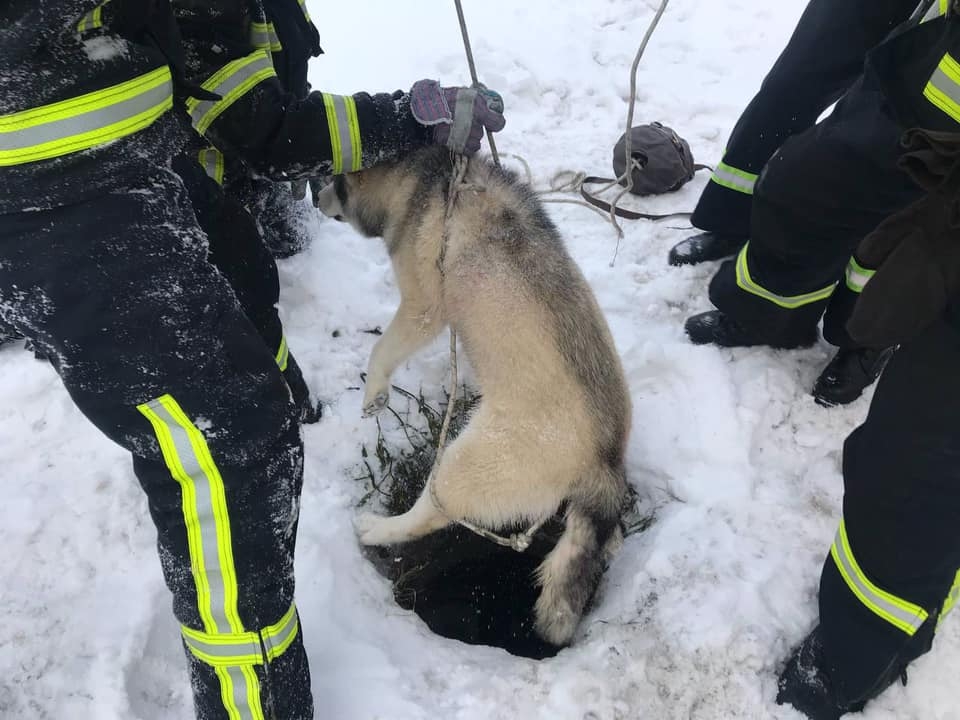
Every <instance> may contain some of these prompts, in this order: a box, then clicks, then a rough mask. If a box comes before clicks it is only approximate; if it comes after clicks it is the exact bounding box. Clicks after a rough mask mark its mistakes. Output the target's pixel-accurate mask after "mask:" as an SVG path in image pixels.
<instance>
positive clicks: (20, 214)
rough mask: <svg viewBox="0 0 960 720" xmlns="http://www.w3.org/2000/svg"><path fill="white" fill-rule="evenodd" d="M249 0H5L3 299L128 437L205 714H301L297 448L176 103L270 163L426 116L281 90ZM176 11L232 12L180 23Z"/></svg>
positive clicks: (378, 144) (273, 366)
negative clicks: (196, 27) (201, 208)
mask: <svg viewBox="0 0 960 720" xmlns="http://www.w3.org/2000/svg"><path fill="white" fill-rule="evenodd" d="M257 11H258V6H257V5H256V4H253V3H251V4H249V5H248V3H246V2H239V1H237V2H227V1H226V0H223V1H222V2H217V1H216V0H210V1H209V2H192V3H190V4H189V7H188V8H187V9H186V10H185V11H184V12H183V13H182V14H178V16H177V18H176V19H175V18H174V16H173V14H172V12H171V9H170V5H169V2H168V0H109V1H108V2H104V3H103V4H99V5H98V4H97V3H96V0H6V2H4V3H2V4H0V186H2V187H3V188H4V189H5V190H4V192H3V193H0V315H2V317H3V320H4V322H5V323H7V324H8V325H10V326H12V327H13V328H14V329H15V330H16V331H18V332H19V333H22V334H23V335H25V336H26V337H27V338H28V339H30V340H31V341H32V342H33V343H34V344H35V345H36V346H37V347H38V348H39V349H40V350H42V351H43V352H44V353H45V354H46V355H47V357H48V358H49V359H50V361H51V363H52V364H53V365H54V367H55V368H56V370H57V372H58V373H59V375H60V377H61V379H62V381H63V383H64V386H65V387H66V389H67V391H68V392H69V393H70V395H71V398H72V399H73V400H74V402H75V403H76V405H77V406H78V407H79V408H80V410H81V411H82V412H83V413H84V414H85V415H86V416H87V417H88V418H89V419H90V420H91V422H93V423H94V424H95V425H96V426H97V427H98V428H99V429H100V430H101V431H102V432H104V433H105V434H106V435H107V436H108V437H110V438H111V439H112V440H114V441H115V442H117V443H118V444H120V445H121V446H123V447H124V448H126V449H127V450H128V451H130V452H131V454H132V455H133V459H134V469H135V472H136V475H137V477H138V479H139V481H140V483H141V485H142V487H143V489H144V490H145V492H146V494H147V497H148V502H149V508H150V513H151V516H152V518H153V520H154V523H155V525H156V528H157V539H158V546H159V553H160V559H161V565H162V568H163V572H164V576H165V579H166V582H167V585H168V587H169V588H170V590H171V592H172V595H173V610H174V614H175V615H176V617H177V619H178V621H179V622H180V624H181V633H182V639H183V643H184V646H185V649H186V651H187V657H188V662H189V668H190V674H191V685H192V688H193V692H194V701H195V706H196V711H197V716H198V717H199V718H201V720H237V719H239V718H242V719H244V720H247V719H250V720H260V719H264V718H269V719H270V720H307V719H308V718H312V717H313V703H312V699H311V694H310V681H309V671H308V668H307V659H306V654H305V651H304V648H303V642H302V633H301V630H300V621H299V616H298V614H297V609H296V606H295V604H294V576H293V551H294V541H295V538H296V529H297V518H298V503H299V495H300V488H301V483H302V472H303V468H302V465H303V450H302V445H301V438H300V430H299V423H298V418H297V413H296V408H295V407H294V404H293V403H292V401H291V396H290V391H289V389H288V386H287V384H286V382H285V381H284V377H283V375H282V373H281V370H280V365H282V362H283V355H282V354H279V353H276V352H274V351H273V350H272V349H270V348H268V347H267V344H266V343H265V342H264V337H262V336H261V332H258V328H257V326H256V325H255V323H254V322H252V321H251V317H250V316H248V314H247V312H250V313H251V315H254V316H255V314H256V313H255V308H256V307H257V306H259V304H258V303H248V302H247V300H245V299H244V297H243V293H242V290H241V291H240V292H239V293H238V292H237V290H236V289H235V288H233V287H231V285H230V283H229V282H228V280H227V278H226V277H225V275H224V273H223V272H221V271H220V270H219V269H218V268H217V267H215V266H214V265H213V264H212V263H211V262H210V261H209V259H208V253H209V252H210V245H209V240H208V238H207V236H206V235H205V234H204V233H203V232H202V230H201V228H200V226H199V225H198V223H197V216H196V212H195V210H194V208H193V206H192V204H191V203H190V199H189V197H188V195H187V193H186V191H185V189H184V185H183V182H182V180H181V179H180V177H179V176H178V175H177V174H176V173H175V172H174V171H173V170H172V169H171V167H170V166H171V163H172V160H173V158H174V157H176V156H177V155H179V154H180V153H181V152H182V151H183V150H184V149H185V146H186V145H187V144H188V143H189V142H190V131H189V129H188V128H189V125H191V124H192V127H193V129H194V130H195V131H196V132H198V133H200V134H201V135H204V136H205V137H206V139H207V141H208V142H209V143H210V144H212V145H213V146H215V147H217V148H220V149H222V150H223V151H225V152H228V153H232V154H234V155H236V156H238V157H242V158H243V159H244V161H245V162H247V163H248V164H250V166H251V167H252V168H254V170H255V171H256V172H258V173H260V174H263V175H265V176H267V177H271V178H274V179H277V180H287V179H292V178H293V179H295V178H299V177H308V176H312V175H320V174H334V173H339V172H344V171H351V170H357V169H360V168H361V167H365V166H368V165H370V164H373V163H374V162H379V161H385V160H390V159H393V158H395V157H398V156H399V155H400V154H401V153H403V152H405V151H408V150H410V149H412V148H415V147H418V146H420V145H423V144H426V143H427V142H430V141H432V139H433V138H434V137H435V136H434V134H433V132H432V129H430V128H427V127H424V126H422V125H420V124H419V123H417V122H416V120H415V119H414V118H413V115H412V113H411V111H410V103H409V97H408V96H407V95H405V94H403V93H397V94H394V95H388V94H382V95H368V94H366V93H359V94H357V95H352V96H342V95H331V94H324V93H311V94H309V95H308V96H307V97H306V98H304V99H300V100H298V99H297V98H296V97H294V96H292V95H289V94H288V93H286V92H285V91H284V89H283V87H282V86H281V85H280V83H279V81H278V80H277V72H276V70H275V68H274V66H273V62H272V59H271V57H270V55H269V53H267V52H266V51H265V50H262V49H254V50H251V48H250V42H249V40H250V26H251V24H252V23H253V22H256V21H258V19H259V18H258V16H257ZM178 21H180V22H183V23H184V25H183V27H184V28H186V27H187V25H186V24H187V23H189V22H191V21H196V22H198V23H204V22H207V23H210V24H211V26H215V27H217V28H223V29H224V30H223V33H222V37H219V38H218V41H217V42H216V43H215V44H211V43H209V42H207V43H206V44H203V43H200V42H194V43H192V44H191V43H189V42H184V43H181V41H180V37H179V35H180V26H179V22H178ZM188 35H189V33H188V32H184V39H185V40H186V38H187V36H188ZM37 77H42V78H44V81H43V82H35V81H33V80H25V78H26V79H29V78H37ZM201 85H202V87H200V86H201ZM175 105H177V106H178V110H177V111H175V112H171V110H172V109H173V108H174V106H175ZM180 106H182V108H181V107H180ZM238 287H239V288H242V287H244V285H243V284H242V283H240V284H239V285H238Z"/></svg>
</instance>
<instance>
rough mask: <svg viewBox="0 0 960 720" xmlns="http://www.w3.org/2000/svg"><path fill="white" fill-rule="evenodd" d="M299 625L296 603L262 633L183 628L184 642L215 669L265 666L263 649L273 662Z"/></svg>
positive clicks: (268, 659) (291, 638)
mask: <svg viewBox="0 0 960 720" xmlns="http://www.w3.org/2000/svg"><path fill="white" fill-rule="evenodd" d="M299 629H300V622H299V620H298V617H297V608H296V605H295V604H291V605H290V609H289V610H287V612H286V613H284V615H283V617H282V618H280V620H279V621H277V622H276V623H274V624H273V625H269V626H267V627H265V628H263V629H262V630H261V631H260V632H259V633H256V632H244V633H227V634H224V633H217V634H211V633H203V632H200V631H198V630H193V629H191V628H188V627H181V628H180V631H181V634H182V635H183V640H184V642H185V643H186V644H187V647H188V648H189V649H190V651H191V652H192V653H193V654H194V655H195V656H196V657H197V658H198V659H200V660H202V661H203V662H205V663H207V664H208V665H212V666H215V667H220V666H223V667H226V666H229V665H260V664H262V663H263V648H261V646H260V639H261V638H262V639H263V645H264V647H265V648H266V651H267V661H270V660H273V659H275V658H277V657H279V656H280V655H282V654H283V652H284V651H285V650H286V649H287V648H288V647H289V646H290V643H292V642H293V640H294V638H295V637H296V635H297V632H298V631H299Z"/></svg>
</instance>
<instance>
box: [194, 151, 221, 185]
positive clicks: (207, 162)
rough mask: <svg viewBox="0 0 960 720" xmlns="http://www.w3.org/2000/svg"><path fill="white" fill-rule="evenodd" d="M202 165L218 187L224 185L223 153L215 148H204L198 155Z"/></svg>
mask: <svg viewBox="0 0 960 720" xmlns="http://www.w3.org/2000/svg"><path fill="white" fill-rule="evenodd" d="M198 160H199V161H200V165H201V166H202V167H203V169H204V171H205V172H206V173H207V176H208V177H210V178H211V179H212V180H213V181H214V182H216V183H217V185H223V153H222V152H220V151H219V150H217V149H216V148H215V147H208V148H204V149H203V150H201V151H200V153H199V155H198Z"/></svg>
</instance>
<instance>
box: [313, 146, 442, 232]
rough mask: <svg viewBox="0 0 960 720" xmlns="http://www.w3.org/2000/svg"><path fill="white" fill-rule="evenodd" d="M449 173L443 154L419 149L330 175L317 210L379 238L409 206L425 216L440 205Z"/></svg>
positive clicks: (438, 148) (437, 148)
mask: <svg viewBox="0 0 960 720" xmlns="http://www.w3.org/2000/svg"><path fill="white" fill-rule="evenodd" d="M450 174H451V159H450V153H449V151H447V149H446V148H444V147H442V146H430V147H425V148H421V149H419V150H416V151H414V152H412V153H409V154H406V155H404V156H403V157H402V158H400V159H398V160H394V161H391V162H383V163H379V164H377V165H374V166H373V167H371V168H367V169H366V170H361V171H360V172H354V173H347V174H346V175H336V176H334V179H333V182H332V183H330V184H329V185H327V186H326V187H325V188H323V190H321V191H320V192H319V193H318V194H317V207H319V208H320V211H321V212H322V213H323V214H324V215H326V216H327V217H332V218H335V219H337V220H342V221H345V222H348V223H350V224H351V225H352V226H353V227H354V228H355V229H356V230H357V231H358V232H360V233H361V234H363V235H366V236H368V237H383V235H384V231H385V230H387V229H388V227H391V226H394V225H395V224H396V223H399V222H401V221H402V219H403V218H404V217H405V216H406V215H407V214H408V212H409V209H410V207H411V206H415V207H417V208H419V209H420V211H421V212H425V211H426V210H427V208H428V206H430V204H431V203H432V202H433V201H435V200H439V201H440V202H443V198H444V194H445V191H446V187H447V185H448V184H449V181H450ZM388 242H389V241H388Z"/></svg>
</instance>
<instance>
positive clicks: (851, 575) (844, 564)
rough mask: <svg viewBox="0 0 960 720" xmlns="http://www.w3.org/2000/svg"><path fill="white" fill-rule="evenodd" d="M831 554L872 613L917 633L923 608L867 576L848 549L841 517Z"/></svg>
mask: <svg viewBox="0 0 960 720" xmlns="http://www.w3.org/2000/svg"><path fill="white" fill-rule="evenodd" d="M830 556H831V557H832V558H833V561H834V563H835V564H836V566H837V569H838V570H839V571H840V574H841V575H842V576H843V579H844V580H845V581H846V583H847V587H849V588H850V590H851V592H853V594H854V595H856V596H857V598H858V599H859V600H860V602H862V603H863V604H864V605H865V606H866V607H867V609H869V610H870V611H871V612H873V613H874V614H875V615H877V616H879V617H881V618H883V619H884V620H886V621H887V622H889V623H890V624H891V625H893V626H894V627H896V628H898V629H900V630H902V631H903V632H905V633H906V634H907V635H913V634H914V633H916V632H917V630H919V629H920V626H921V625H923V623H924V622H926V620H927V617H928V615H927V612H926V610H924V609H923V608H921V607H919V606H917V605H914V604H913V603H909V602H907V601H906V600H903V599H901V598H898V597H897V596H896V595H892V594H891V593H888V592H886V591H885V590H881V589H880V588H879V587H877V586H876V585H874V584H873V583H872V582H871V581H870V580H869V578H867V576H866V575H865V574H864V572H863V570H861V569H860V566H859V564H857V561H856V559H855V558H854V556H853V551H852V550H851V549H850V542H849V539H848V538H847V530H846V525H845V523H844V521H843V520H841V521H840V529H839V530H837V536H836V538H835V539H834V542H833V547H831V548H830Z"/></svg>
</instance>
